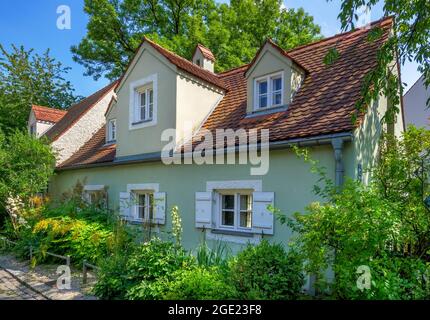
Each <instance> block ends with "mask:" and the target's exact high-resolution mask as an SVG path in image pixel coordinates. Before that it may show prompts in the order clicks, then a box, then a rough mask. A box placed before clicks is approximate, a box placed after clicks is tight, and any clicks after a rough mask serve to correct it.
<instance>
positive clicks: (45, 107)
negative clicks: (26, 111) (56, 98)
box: [31, 104, 67, 113]
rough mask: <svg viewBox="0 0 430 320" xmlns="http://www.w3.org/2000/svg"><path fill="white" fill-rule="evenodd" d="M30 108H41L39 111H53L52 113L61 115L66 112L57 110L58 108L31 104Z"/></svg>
mask: <svg viewBox="0 0 430 320" xmlns="http://www.w3.org/2000/svg"><path fill="white" fill-rule="evenodd" d="M31 108H41V109H44V110H46V111H54V112H62V113H63V112H67V110H65V109H58V108H54V107H47V106H41V105H38V104H32V105H31Z"/></svg>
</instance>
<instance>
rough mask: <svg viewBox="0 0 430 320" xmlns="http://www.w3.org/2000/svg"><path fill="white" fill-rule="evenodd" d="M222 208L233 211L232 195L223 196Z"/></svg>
mask: <svg viewBox="0 0 430 320" xmlns="http://www.w3.org/2000/svg"><path fill="white" fill-rule="evenodd" d="M222 208H223V209H230V210H233V209H234V195H223V196H222Z"/></svg>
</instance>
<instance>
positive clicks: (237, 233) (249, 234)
mask: <svg viewBox="0 0 430 320" xmlns="http://www.w3.org/2000/svg"><path fill="white" fill-rule="evenodd" d="M211 232H212V233H214V234H225V235H228V236H239V237H247V238H252V237H254V234H253V233H252V232H251V231H237V230H225V229H212V230H211Z"/></svg>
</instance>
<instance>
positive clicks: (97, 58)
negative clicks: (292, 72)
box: [72, 0, 320, 79]
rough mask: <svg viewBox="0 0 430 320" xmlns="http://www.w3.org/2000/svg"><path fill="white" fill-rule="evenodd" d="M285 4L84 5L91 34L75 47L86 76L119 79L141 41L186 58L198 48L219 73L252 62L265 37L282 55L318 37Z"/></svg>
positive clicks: (149, 1) (107, 0)
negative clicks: (148, 40)
mask: <svg viewBox="0 0 430 320" xmlns="http://www.w3.org/2000/svg"><path fill="white" fill-rule="evenodd" d="M281 4H282V1H281V0H263V1H255V0H232V1H230V4H217V3H216V2H215V1H214V0H179V1H172V0H159V1H156V0H86V1H85V8H84V10H85V12H86V13H87V14H88V15H89V22H88V25H87V34H86V35H85V37H84V38H83V39H82V41H81V42H80V43H79V44H78V45H77V46H73V47H72V52H73V54H74V59H75V61H77V62H78V63H80V64H82V65H83V66H84V67H85V68H86V74H87V75H90V76H93V77H94V78H98V77H100V76H102V75H106V76H107V77H108V78H109V79H115V78H118V77H119V76H120V75H122V73H123V72H124V70H125V68H126V66H127V64H128V61H129V60H130V58H131V57H132V56H133V54H134V53H135V50H136V48H137V47H138V45H139V44H140V42H141V40H142V37H143V36H144V35H145V36H148V37H149V38H151V39H153V40H155V41H157V42H158V43H160V44H162V45H163V46H164V47H166V48H168V49H170V50H172V51H174V52H176V53H177V54H179V55H181V56H184V57H186V58H191V55H192V53H193V49H194V47H195V45H196V44H197V43H202V44H203V45H205V46H207V47H209V48H210V49H211V50H212V51H213V53H214V55H215V57H216V58H217V63H216V66H215V67H216V71H222V70H225V69H229V68H232V67H236V66H239V65H242V64H244V63H246V62H249V61H250V60H251V59H252V58H253V56H254V54H255V53H256V51H257V50H258V48H259V47H260V46H261V45H262V43H263V42H264V41H265V40H266V38H267V37H271V38H273V39H274V40H275V41H276V42H277V43H279V45H281V46H282V47H283V48H284V49H289V48H292V47H295V46H297V45H300V44H305V43H308V42H310V41H313V40H315V39H318V38H319V37H320V27H319V26H317V25H315V24H314V22H313V18H312V17H311V16H309V15H308V14H307V13H305V12H304V10H303V9H298V10H294V9H281Z"/></svg>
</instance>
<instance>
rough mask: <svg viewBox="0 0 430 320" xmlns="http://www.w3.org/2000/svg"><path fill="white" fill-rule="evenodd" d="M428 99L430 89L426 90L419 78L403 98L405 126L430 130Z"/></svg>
mask: <svg viewBox="0 0 430 320" xmlns="http://www.w3.org/2000/svg"><path fill="white" fill-rule="evenodd" d="M428 98H430V88H428V89H426V87H425V85H424V82H423V77H421V78H420V79H419V80H418V81H417V82H416V83H415V84H414V85H413V86H412V87H411V89H410V90H409V91H408V92H407V93H406V94H405V96H404V97H403V103H404V110H405V122H406V125H408V124H413V125H415V126H417V127H424V128H427V129H430V120H429V119H430V108H427V106H426V102H427V99H428Z"/></svg>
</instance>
